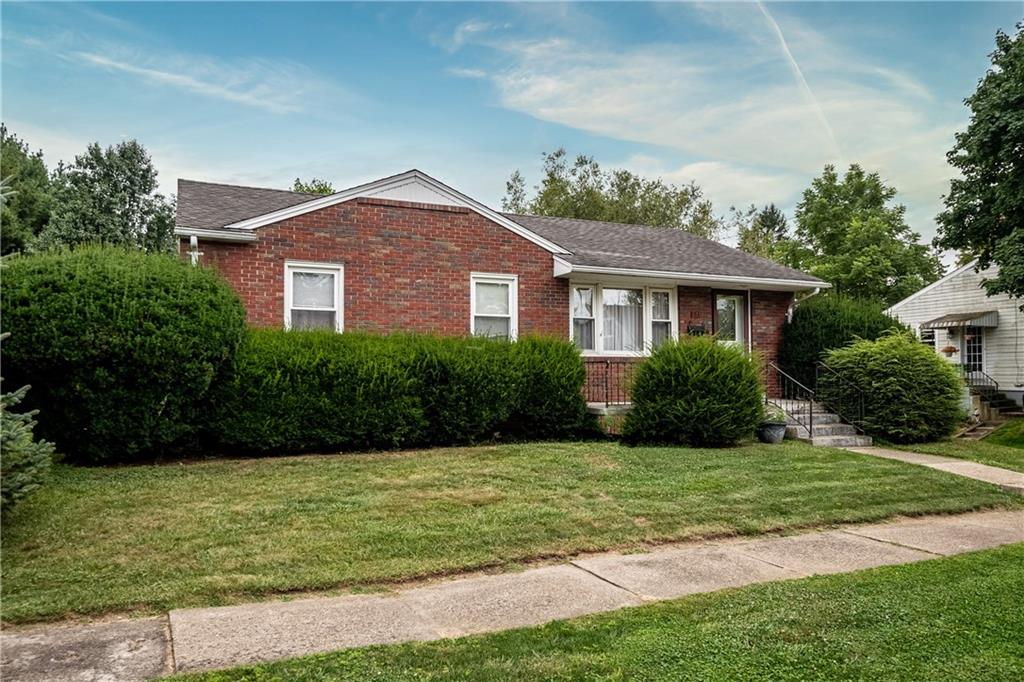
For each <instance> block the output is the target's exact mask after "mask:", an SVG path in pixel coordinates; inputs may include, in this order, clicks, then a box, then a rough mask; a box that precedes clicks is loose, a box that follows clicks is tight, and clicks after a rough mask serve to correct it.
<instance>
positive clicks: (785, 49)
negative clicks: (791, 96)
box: [757, 0, 844, 168]
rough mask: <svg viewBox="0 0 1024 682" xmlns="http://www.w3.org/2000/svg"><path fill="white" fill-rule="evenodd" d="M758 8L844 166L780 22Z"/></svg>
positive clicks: (841, 164)
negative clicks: (790, 49)
mask: <svg viewBox="0 0 1024 682" xmlns="http://www.w3.org/2000/svg"><path fill="white" fill-rule="evenodd" d="M757 6H758V7H760V8H761V13H762V14H763V15H764V18H765V19H767V20H768V23H769V24H771V25H772V28H773V29H774V30H775V35H776V36H777V37H778V39H779V46H780V47H781V48H782V52H783V53H784V54H785V55H786V59H787V60H789V68H790V69H791V70H792V71H793V75H794V76H795V77H796V82H797V85H798V86H799V87H800V90H801V91H802V92H803V94H804V99H806V100H807V102H808V103H809V104H810V105H811V106H812V107H814V111H815V113H816V114H817V115H818V121H819V122H820V123H821V127H822V128H824V129H825V133H826V134H827V135H828V139H829V141H830V142H831V143H832V153H833V154H835V157H836V161H837V162H838V163H839V166H840V168H841V167H842V166H843V165H844V164H843V153H842V152H841V151H839V143H838V142H837V141H836V134H835V133H834V132H833V131H832V126H831V125H829V123H828V119H827V118H825V110H824V109H822V108H821V104H819V103H818V98H817V97H815V96H814V91H813V90H811V86H810V85H808V83H807V79H806V78H804V72H803V71H801V70H800V65H799V64H797V63H796V58H794V57H793V53H792V52H790V51H789V44H787V43H786V37H785V36H784V35H782V29H781V28H779V24H778V22H776V21H775V17H773V16H772V15H771V13H770V12H768V8H767V7H765V6H764V3H763V2H761V1H760V0H758V3H757Z"/></svg>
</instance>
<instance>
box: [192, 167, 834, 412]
mask: <svg viewBox="0 0 1024 682" xmlns="http://www.w3.org/2000/svg"><path fill="white" fill-rule="evenodd" d="M175 233H176V234H177V235H178V236H179V238H180V240H181V242H180V244H181V250H182V252H186V251H188V250H190V241H191V240H192V238H195V239H196V241H197V244H198V249H197V250H198V251H199V252H200V253H201V255H200V256H199V258H200V259H201V261H202V262H203V263H204V264H210V265H213V266H215V267H217V268H218V269H219V270H220V271H221V272H222V273H223V275H224V276H225V277H226V278H227V280H228V282H229V283H230V284H231V286H233V287H234V289H235V290H236V291H237V292H238V294H239V295H240V296H241V298H242V301H243V302H244V303H245V306H246V309H247V313H248V319H249V322H250V324H253V325H257V326H278V327H279V326H284V327H285V328H302V329H308V328H329V329H334V330H337V331H338V332H342V331H345V330H361V331H370V332H389V331H396V330H403V331H417V332H433V333H440V334H451V335H458V334H486V335H492V336H502V337H509V338H513V339H514V338H516V337H517V336H519V335H522V334H539V335H549V336H558V337H562V338H566V339H570V340H572V341H574V342H575V343H576V344H577V345H578V346H579V347H580V349H581V352H582V353H583V355H584V356H585V358H586V361H587V365H588V375H589V380H588V396H589V397H590V399H591V400H594V401H601V402H604V401H608V400H612V399H613V397H614V396H612V395H610V393H612V392H613V391H614V390H615V384H617V383H618V382H619V381H621V379H622V376H623V373H624V372H625V371H627V370H628V368H629V366H630V365H631V363H632V362H634V361H635V359H636V358H638V357H642V356H643V355H646V354H648V353H649V352H650V349H651V347H652V346H653V345H655V344H657V343H658V342H659V341H660V340H662V339H665V338H677V337H678V336H679V335H680V334H703V333H714V334H716V335H717V338H718V339H719V340H720V341H722V342H724V343H735V344H739V345H741V346H743V347H745V348H747V349H750V350H757V351H759V352H760V353H761V354H762V355H763V356H764V357H765V358H766V359H767V360H774V359H775V357H776V354H777V348H778V341H779V333H780V329H781V327H782V324H783V322H784V321H785V319H786V315H787V313H788V311H789V309H790V306H791V305H792V303H793V296H794V294H795V293H796V292H801V291H812V290H815V289H818V288H821V287H827V286H828V284H826V283H825V282H822V281H821V280H818V279H816V278H814V277H811V276H810V275H807V274H805V273H802V272H799V271H797V270H793V269H790V268H787V267H784V266H782V265H779V264H777V263H773V262H771V261H768V260H765V259H762V258H758V257H755V256H751V255H748V254H745V253H743V252H741V251H738V250H736V249H733V248H730V247H728V246H725V245H723V244H719V243H717V242H713V241H709V240H707V239H702V238H700V237H696V236H694V235H691V234H689V233H686V232H682V231H680V230H671V229H664V228H656V227H644V226H636V225H622V224H616V223H604V222H597V221H590V220H574V219H565V218H549V217H540V216H527V215H514V214H509V213H500V212H497V211H494V210H492V209H490V208H488V207H486V206H484V205H483V204H481V203H479V202H477V201H475V200H473V199H471V198H470V197H468V196H466V195H464V194H462V193H460V192H458V191H456V190H454V189H452V188H451V187H448V186H446V185H444V184H442V183H441V182H438V181H437V180H435V179H433V178H431V177H430V176H428V175H426V174H424V173H422V172H420V171H417V170H411V171H408V172H406V173H402V174H400V175H395V176H392V177H388V178H384V179H381V180H377V181H375V182H371V183H367V184H364V185H360V186H358V187H352V188H350V189H346V190H343V191H341V192H337V193H335V194H332V195H329V196H315V195H308V194H301V193H297V192H289V191H283V190H273V189H259V188H252V187H241V186H235V185H222V184H215V183H206V182H195V181H191V180H181V181H179V183H178V213H177V219H176V225H175ZM611 373H617V375H616V376H615V377H610V376H609V375H610V374H611Z"/></svg>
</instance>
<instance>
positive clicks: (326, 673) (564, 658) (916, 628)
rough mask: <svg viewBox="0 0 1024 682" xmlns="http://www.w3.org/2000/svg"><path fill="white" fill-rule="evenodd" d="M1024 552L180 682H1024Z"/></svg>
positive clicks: (731, 593) (1014, 549) (750, 590)
mask: <svg viewBox="0 0 1024 682" xmlns="http://www.w3.org/2000/svg"><path fill="white" fill-rule="evenodd" d="M1022 566H1024V545H1011V546H1009V547H1004V548H1001V549H995V550H989V551H985V552H978V553H975V554H965V555H961V556H958V557H953V558H948V559H936V560H932V561H925V562H922V563H916V564H909V565H906V566H893V567H886V568H878V569H872V570H870V571H861V572H859V573H851V574H846V575H836V576H827V577H815V578H807V579H804V580H796V581H791V582H780V583H769V584H765V585H756V586H751V587H746V588H742V589H735V590H726V591H723V592H717V593H712V594H706V595H699V596H693V597H686V598H684V599H679V600H676V601H670V602H663V603H661V604H655V605H651V606H641V607H637V608H631V609H624V610H622V611H616V612H614V613H609V614H604V615H599V616H588V617H586V618H579V619H575V620H570V621H562V622H556V623H552V624H549V625H545V626H543V627H536V628H526V629H522V630H512V631H509V632H504V633H498V634H493V635H483V636H475V637H466V638H463V639H451V640H442V641H438V642H432V643H427V644H403V645H398V646H379V647H370V648H366V649H354V650H351V651H344V652H339V653H335V654H323V655H318V656H310V657H306V658H297V659H292V660H290V661H283V662H280V663H271V664H266V665H261V666H252V667H247V668H239V669H236V670H229V671H224V672H216V673H209V674H206V675H197V676H194V677H187V678H179V679H188V680H193V681H194V682H198V681H200V680H201V681H204V682H227V681H228V680H259V681H260V682H270V681H271V680H295V681H297V682H301V681H303V680H382V681H384V680H423V681H425V680H451V679H457V680H481V681H483V680H540V679H543V680H597V679H600V680H620V679H641V680H729V681H731V680H762V679H763V680H768V679H770V680H800V681H803V680H929V681H930V682H937V681H939V680H965V681H969V682H983V681H986V680H992V681H993V682H995V681H1000V682H1001V681H1003V680H1020V679H1024V608H1021V602H1020V599H1021V595H1022V594H1024V570H1021V567H1022Z"/></svg>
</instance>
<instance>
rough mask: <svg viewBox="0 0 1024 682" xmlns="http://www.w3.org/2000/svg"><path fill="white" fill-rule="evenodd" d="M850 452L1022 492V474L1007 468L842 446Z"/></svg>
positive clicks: (904, 452)
mask: <svg viewBox="0 0 1024 682" xmlns="http://www.w3.org/2000/svg"><path fill="white" fill-rule="evenodd" d="M844 449H845V450H849V451H850V452H859V453H860V454H862V455H873V456H875V457H884V458H885V459H898V460H899V461H901V462H908V463H910V464H920V465H921V466H925V467H928V468H929V469H938V470H939V471H945V472H948V473H951V474H956V475H957V476H963V477H965V478H973V479H974V480H976V481H984V482H985V483H993V484H995V485H998V486H1000V487H1001V488H1004V489H1006V490H1009V491H1011V492H1015V493H1021V494H1024V474H1022V473H1020V472H1017V471H1010V470H1008V469H1000V468H999V467H993V466H989V465H987V464H979V463H977V462H971V461H970V460H966V459H956V458H955V457H940V456H938V455H924V454H921V453H919V452H906V451H905V450H891V449H889V448H878V447H851V448H844Z"/></svg>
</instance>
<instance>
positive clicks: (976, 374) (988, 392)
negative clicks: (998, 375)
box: [960, 365, 999, 398]
mask: <svg viewBox="0 0 1024 682" xmlns="http://www.w3.org/2000/svg"><path fill="white" fill-rule="evenodd" d="M960 373H961V374H963V377H964V381H966V382H967V385H968V386H969V387H970V388H971V390H972V391H974V392H975V393H977V394H978V395H981V396H983V397H985V398H991V397H992V396H994V395H995V394H997V393H999V382H998V381H996V380H995V379H993V378H992V377H991V376H989V375H988V374H986V373H985V372H983V371H981V370H980V369H968V368H967V367H965V366H963V365H960Z"/></svg>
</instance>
